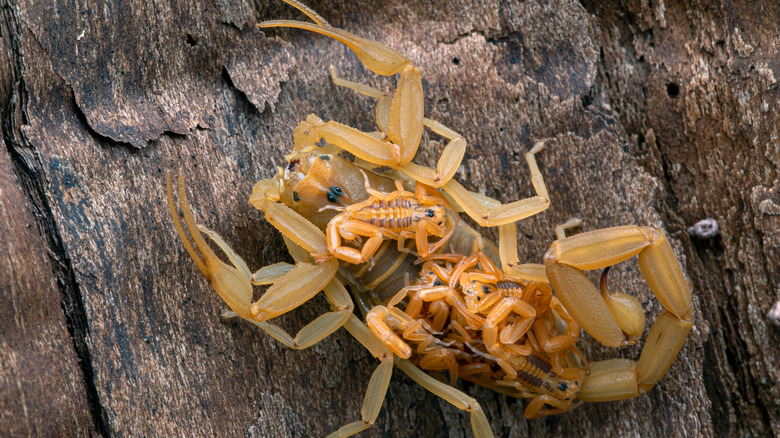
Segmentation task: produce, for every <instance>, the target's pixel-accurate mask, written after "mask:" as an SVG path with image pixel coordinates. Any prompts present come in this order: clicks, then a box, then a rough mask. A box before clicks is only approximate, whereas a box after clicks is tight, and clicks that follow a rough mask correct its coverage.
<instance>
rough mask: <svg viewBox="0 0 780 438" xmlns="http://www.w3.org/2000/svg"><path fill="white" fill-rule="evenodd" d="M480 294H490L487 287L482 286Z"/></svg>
mask: <svg viewBox="0 0 780 438" xmlns="http://www.w3.org/2000/svg"><path fill="white" fill-rule="evenodd" d="M482 292H485V293H486V294H489V293H490V289H488V287H487V286H482Z"/></svg>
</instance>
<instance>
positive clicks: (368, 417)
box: [329, 314, 393, 437]
mask: <svg viewBox="0 0 780 438" xmlns="http://www.w3.org/2000/svg"><path fill="white" fill-rule="evenodd" d="M344 328H346V329H347V331H349V333H350V334H352V336H354V337H355V339H357V340H358V342H360V343H361V344H363V346H364V347H366V348H367V349H368V351H370V352H371V354H372V355H373V356H374V357H376V358H377V359H379V362H380V363H379V366H378V367H377V368H376V371H374V374H373V375H371V380H370V381H369V382H368V389H367V390H366V398H365V399H364V400H363V408H362V409H361V410H360V416H361V419H360V420H358V421H355V422H354V423H350V424H347V425H346V426H343V427H342V428H340V429H339V430H337V431H336V432H334V433H332V434H331V435H329V437H347V436H351V435H354V434H356V433H358V432H360V431H362V430H366V429H368V428H369V427H371V425H372V424H374V422H375V421H376V417H377V416H379V410H380V409H382V403H383V402H384V401H385V394H387V387H388V386H389V385H390V378H391V377H392V375H393V353H392V352H390V350H388V348H387V347H386V346H385V345H384V344H382V342H380V341H379V339H377V338H376V337H374V335H373V334H372V333H371V331H370V330H369V329H368V327H366V325H365V324H363V323H362V322H360V320H359V319H358V318H357V317H356V316H355V315H354V314H350V316H349V319H347V322H346V323H345V324H344Z"/></svg>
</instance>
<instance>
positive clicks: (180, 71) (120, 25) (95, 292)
mask: <svg viewBox="0 0 780 438" xmlns="http://www.w3.org/2000/svg"><path fill="white" fill-rule="evenodd" d="M279 3H281V2H279ZM312 6H314V7H315V9H316V10H317V11H318V12H320V13H321V14H322V15H323V16H324V17H325V18H326V19H327V20H329V21H330V22H331V23H332V24H333V25H334V26H337V27H341V28H344V29H347V30H349V31H352V32H354V33H356V34H358V35H361V36H363V37H366V38H370V39H374V40H377V41H380V42H382V43H385V44H387V45H389V46H391V47H393V48H395V49H397V50H399V51H401V52H403V53H404V54H407V55H408V56H410V57H411V59H412V60H413V62H414V63H415V64H416V65H418V66H420V67H421V69H422V71H423V80H424V86H425V89H426V102H425V105H426V111H427V113H428V116H429V117H431V118H434V119H436V120H439V121H441V122H443V123H444V124H446V125H448V126H450V127H452V128H453V129H455V130H457V131H459V132H461V133H463V134H464V136H465V138H466V140H467V141H468V142H469V148H468V150H467V153H466V158H465V160H464V165H463V166H462V167H461V169H460V170H459V172H458V174H457V175H456V178H458V179H459V180H460V181H463V182H464V184H465V185H466V186H468V187H469V188H470V189H473V190H478V191H481V192H483V193H485V194H486V195H489V196H493V197H496V198H498V199H500V200H502V201H510V200H514V199H518V198H521V197H525V196H528V195H529V194H531V193H532V190H533V189H532V187H531V184H530V181H529V180H528V178H527V175H528V171H527V168H526V165H525V162H524V158H523V154H524V153H525V152H526V151H527V150H529V148H530V146H531V145H533V144H534V143H535V142H536V141H539V140H546V148H545V150H544V151H543V152H542V153H541V154H540V155H539V157H538V158H539V161H540V167H541V171H542V174H543V175H544V177H545V179H546V182H547V184H548V188H549V191H550V194H551V197H552V205H551V207H550V209H549V210H548V211H546V212H545V213H543V214H541V215H538V216H536V217H534V218H531V219H527V220H525V221H522V222H521V223H520V224H519V225H518V233H519V241H520V248H519V253H520V257H521V259H522V260H527V261H529V262H539V261H541V257H542V255H543V254H544V252H545V250H546V249H547V247H548V246H549V244H550V242H551V241H552V240H553V238H554V237H553V236H554V234H553V227H554V226H555V225H556V224H559V223H562V222H564V221H565V220H566V219H569V218H571V217H580V218H582V219H583V220H584V225H583V229H585V230H592V229H597V228H603V227H609V226H615V225H623V224H640V225H649V226H654V227H659V228H662V229H664V230H665V231H666V232H667V233H668V234H669V236H670V238H671V240H672V244H673V247H674V249H675V251H676V253H677V255H678V256H679V257H680V259H681V260H682V261H683V262H684V267H685V270H686V274H687V276H688V278H689V280H690V282H691V285H692V288H693V290H694V307H695V317H696V323H695V325H694V328H693V330H692V332H691V335H690V337H689V339H688V341H687V343H686V345H685V347H684V348H683V350H682V352H681V353H680V357H679V358H678V359H677V361H675V363H674V364H673V365H672V368H671V369H670V370H669V373H668V374H667V376H666V377H664V379H663V380H661V382H660V383H659V384H658V385H657V386H656V387H655V388H654V389H653V390H651V391H650V392H649V393H647V394H645V395H643V396H642V397H639V398H637V399H634V400H627V401H623V402H611V403H600V404H591V405H584V406H581V407H580V408H578V409H576V410H575V411H573V412H571V413H567V414H564V415H560V416H555V417H549V418H546V419H543V420H531V421H529V420H525V419H524V418H523V416H522V412H523V409H524V406H525V402H524V401H522V400H515V399H510V398H507V397H505V396H502V395H499V394H495V393H493V392H491V391H489V390H486V389H484V388H480V387H477V386H474V385H471V384H467V383H459V387H461V388H462V389H464V390H465V391H466V392H467V393H468V394H470V395H472V396H473V397H475V398H476V399H477V400H479V402H480V403H481V404H482V406H483V408H484V410H485V412H486V414H487V416H488V418H489V420H490V422H491V426H492V428H493V430H494V432H495V433H496V434H497V436H508V437H515V436H518V437H519V436H527V435H529V434H533V435H534V436H537V435H538V436H560V435H563V434H565V435H566V436H605V435H618V436H670V435H679V434H682V433H685V434H686V435H689V436H690V435H694V436H732V435H738V436H745V435H747V436H773V435H775V436H776V435H778V434H780V420H779V419H780V404H779V403H778V400H780V383H779V382H780V371H779V370H778V366H777V364H778V363H780V357H778V355H780V351H778V349H777V345H778V344H780V328H778V327H777V326H775V325H773V323H772V320H771V319H769V318H768V317H767V312H769V311H770V309H772V308H773V305H774V304H775V302H776V301H777V300H778V299H779V298H780V297H778V293H779V292H778V291H779V290H780V289H778V288H779V287H780V286H778V285H780V268H778V265H779V264H778V260H779V258H778V255H779V254H780V231H778V230H780V213H778V212H779V211H780V207H779V206H780V178H779V176H778V169H780V151H779V150H778V146H777V144H778V143H777V138H778V122H777V117H775V113H776V112H777V106H778V104H779V103H778V102H780V99H779V98H778V87H777V84H776V81H777V79H776V76H777V71H778V68H780V57H778V55H777V53H776V52H777V51H776V47H777V46H778V44H780V41H778V39H780V36H778V35H780V32H779V31H778V30H779V29H778V27H780V25H779V24H778V23H780V20H778V18H780V8H778V6H776V5H775V4H774V3H772V2H771V1H759V2H751V3H749V5H748V4H746V5H744V6H740V5H734V4H732V3H719V2H672V3H667V2H652V3H650V2H628V3H624V2H617V1H608V2H589V1H584V2H581V3H578V2H573V1H563V2H558V3H556V4H548V3H546V2H523V3H516V2H490V1H488V2H478V1H469V0H465V1H458V2H455V1H448V2H445V3H443V4H441V5H438V6H437V7H436V8H432V7H430V6H429V5H428V4H424V3H420V4H409V3H408V2H396V1H391V2H378V1H376V2H371V1H365V2H357V3H355V2H340V1H335V0H334V1H327V2H321V3H320V4H316V5H312ZM0 13H1V14H0V16H1V17H2V22H0V31H2V38H0V54H1V55H0V56H2V63H0V92H1V93H2V94H1V95H0V97H1V98H2V99H1V101H2V133H3V140H4V148H2V153H0V187H2V188H0V228H2V229H3V231H2V233H1V234H0V251H1V253H0V257H1V258H2V259H3V260H4V261H3V262H2V263H0V314H2V315H4V316H5V319H6V321H12V322H13V323H9V324H6V325H5V326H4V328H3V330H2V338H0V343H2V347H3V348H2V349H0V350H1V352H0V430H2V431H3V432H8V434H9V435H30V434H40V433H41V432H42V431H45V432H44V433H48V434H52V435H68V436H71V435H86V434H97V435H102V436H111V435H116V436H140V435H150V436H163V435H181V434H182V431H186V434H187V435H192V436H214V435H219V436H223V435H252V436H302V435H305V436H320V435H325V434H327V433H330V432H332V431H334V430H335V429H337V428H338V427H340V426H341V425H343V424H346V423H348V422H351V421H354V420H356V419H358V418H359V415H360V414H359V412H360V407H361V403H362V399H363V395H364V391H365V387H366V385H367V383H368V379H369V377H370V375H371V373H372V372H373V370H374V368H375V367H376V365H377V362H376V361H375V360H374V359H373V358H372V357H371V356H370V355H369V354H368V353H367V352H366V351H365V350H364V349H363V348H362V347H361V346H360V345H359V344H358V343H357V342H356V341H355V340H354V339H352V338H350V337H349V335H348V334H347V333H346V332H345V331H343V330H340V331H338V332H336V333H335V334H334V335H333V336H331V337H329V338H328V339H326V340H325V341H323V342H322V343H321V344H318V345H316V346H314V347H312V348H310V349H308V350H306V351H290V350H288V349H286V348H285V347H283V346H281V345H280V344H278V343H277V342H276V341H274V340H273V339H271V338H270V337H268V336H266V335H265V334H263V333H262V332H260V331H258V330H256V329H255V328H253V327H252V326H250V325H249V324H245V323H241V322H223V321H220V318H219V314H220V313H221V310H222V308H223V304H222V302H221V301H220V299H219V297H217V296H216V294H215V293H213V291H212V290H211V289H210V287H209V286H208V284H207V282H206V281H205V280H204V279H203V278H202V277H201V275H200V273H199V272H198V271H197V269H196V268H195V266H194V264H193V263H191V261H190V259H189V256H188V255H187V254H186V252H185V251H184V249H183V248H182V246H181V243H180V242H179V240H178V237H177V236H176V233H175V230H174V228H173V225H172V222H171V220H170V218H169V215H168V213H167V207H166V206H165V203H164V200H163V198H164V194H163V192H164V178H165V173H166V172H167V171H178V170H181V171H182V174H183V175H184V178H185V181H186V182H187V185H188V194H189V196H190V200H191V202H192V204H193V208H194V210H195V215H196V219H197V220H198V221H199V222H200V223H202V224H204V225H206V226H208V227H210V228H212V229H214V230H215V231H217V232H218V233H219V234H221V235H222V236H223V237H225V239H226V240H227V241H228V242H229V243H230V244H231V245H233V246H234V248H235V249H236V251H237V252H238V253H239V254H241V255H243V256H244V257H245V259H246V261H247V262H248V264H249V266H250V267H251V268H254V269H257V268H258V267H260V266H263V265H267V264H270V263H275V262H279V261H288V260H289V256H288V255H287V254H286V253H285V249H284V245H283V242H282V239H281V237H280V236H279V235H278V233H277V232H276V231H275V230H274V229H273V228H272V227H271V226H270V225H268V224H267V223H266V222H265V221H264V220H263V218H262V215H261V214H259V213H258V212H257V211H256V210H254V209H253V207H251V206H250V205H248V203H247V198H248V195H249V193H250V191H251V187H252V185H253V184H254V182H255V181H257V180H259V179H262V178H267V177H270V176H271V175H273V174H274V172H275V167H274V166H277V165H279V164H281V163H282V162H283V154H285V153H286V152H288V151H289V149H290V145H291V143H292V131H293V129H294V128H295V126H296V124H297V123H298V122H299V121H301V120H303V119H305V117H306V115H307V114H309V113H315V114H317V115H318V116H320V117H322V118H323V119H326V120H337V121H339V122H342V123H345V124H348V125H351V126H355V127H357V128H359V129H363V130H372V129H373V126H374V125H373V120H372V117H373V107H372V102H371V101H370V99H367V98H365V97H362V96H359V95H357V94H355V93H353V92H350V91H348V90H343V89H340V88H338V87H335V86H333V85H332V84H331V83H330V81H329V78H328V73H327V67H328V66H329V65H330V64H333V65H334V66H335V67H336V70H337V71H338V72H339V73H340V74H341V75H342V76H344V77H345V78H348V79H350V80H357V81H361V82H366V83H370V84H372V85H374V86H377V87H379V88H381V89H384V90H388V91H390V90H392V88H393V87H394V84H395V82H394V79H385V78H378V77H376V76H375V75H373V74H371V73H370V72H368V71H367V70H365V69H364V68H362V66H360V64H359V62H358V61H357V60H356V59H355V58H354V56H353V55H352V54H351V53H350V52H348V50H347V49H345V48H343V47H342V46H340V45H338V44H337V43H334V42H332V41H329V40H327V39H325V38H323V37H319V36H316V35H312V34H307V33H305V32H303V31H292V30H291V31H278V30H277V31H273V32H268V33H267V34H265V35H264V34H263V33H261V32H258V31H257V30H255V28H254V26H253V25H254V24H255V23H257V22H259V21H262V20H265V19H272V18H274V19H275V18H292V19H303V17H302V16H301V15H300V14H298V13H297V12H295V11H292V9H291V8H289V7H286V6H284V5H282V4H277V3H276V2H273V3H272V5H270V6H268V5H262V6H258V5H255V4H253V3H251V2H215V3H205V4H204V3H200V4H196V3H191V2H178V1H174V2H168V3H166V4H156V3H147V2H138V1H129V2H121V4H120V3H119V2H110V1H109V2H104V3H102V4H101V5H100V6H97V5H92V4H84V5H82V4H77V3H75V2H70V3H68V2H66V3H58V4H57V5H56V6H55V4H53V3H50V2H41V1H38V2H36V1H21V2H16V3H7V2H0ZM423 142H424V144H423V146H422V147H421V152H420V155H419V159H418V160H417V161H418V162H419V163H423V164H429V165H430V164H433V163H434V162H435V158H436V157H438V155H439V154H440V153H441V150H442V148H443V142H442V141H441V140H440V139H439V138H437V137H436V136H435V135H430V136H428V135H426V136H424V139H423ZM708 217H709V218H714V219H715V220H716V221H717V223H718V225H719V230H720V233H719V234H718V235H717V236H715V237H713V238H701V237H696V236H691V235H689V234H688V231H687V230H688V228H690V227H692V226H693V225H694V224H695V223H696V222H698V221H699V220H701V219H704V218H708ZM491 234H492V235H493V237H495V235H494V233H492V232H490V231H489V232H488V235H491ZM613 272H614V274H615V275H614V276H613V277H612V280H611V282H612V283H613V284H614V285H615V288H618V286H617V285H618V284H620V286H619V288H620V289H621V290H623V291H627V292H630V293H633V294H634V295H636V296H637V297H638V298H639V300H640V302H641V303H642V304H643V306H644V308H645V310H646V311H647V317H648V321H653V320H654V319H655V317H656V316H657V315H658V313H659V312H660V305H659V304H658V302H657V300H655V299H654V298H653V297H652V295H651V293H650V291H649V289H648V288H647V287H646V285H645V284H644V281H643V280H642V278H641V275H640V273H639V270H638V269H636V264H635V262H630V263H627V264H626V266H621V267H619V268H617V269H616V270H615V271H613ZM611 275H612V274H611ZM323 303H324V301H322V300H314V302H313V303H311V304H307V305H305V306H303V307H302V308H301V309H299V310H296V311H295V312H292V313H291V314H290V315H286V316H285V317H283V318H280V320H281V321H280V323H281V324H282V325H284V326H285V327H287V328H288V329H289V330H290V331H296V330H297V329H298V328H300V327H301V326H302V325H303V324H305V323H306V322H308V321H311V320H313V319H314V318H315V317H316V316H317V315H319V314H320V313H321V309H322V306H323ZM580 344H581V345H582V349H583V351H584V352H585V354H586V356H587V357H588V358H589V359H591V360H599V359H604V358H609V357H628V358H636V357H638V355H639V351H640V348H641V344H640V346H639V347H632V348H627V349H624V350H621V351H615V350H611V349H608V348H606V347H602V346H599V345H597V344H596V343H595V342H594V341H593V340H592V339H590V337H589V336H587V335H585V336H583V339H582V341H580ZM394 377H395V378H394V379H393V381H392V382H391V386H390V390H389V392H388V398H387V400H386V402H385V404H384V406H383V409H382V412H381V414H380V416H379V418H378V420H377V424H376V425H375V426H374V427H373V428H371V429H369V430H368V431H367V432H364V433H363V435H364V436H415V435H416V436H453V437H456V436H470V434H471V428H470V425H469V419H468V415H466V414H464V413H462V412H460V411H458V410H457V409H455V408H453V407H452V406H450V405H449V404H447V403H446V402H444V401H441V400H439V399H437V398H436V397H434V396H432V395H431V394H428V393H426V392H425V391H424V390H422V389H421V388H419V387H417V386H416V385H415V384H414V383H413V382H411V381H410V380H409V379H407V378H405V377H404V376H402V375H401V374H400V373H396V374H395V375H394ZM54 395H56V396H54Z"/></svg>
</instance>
